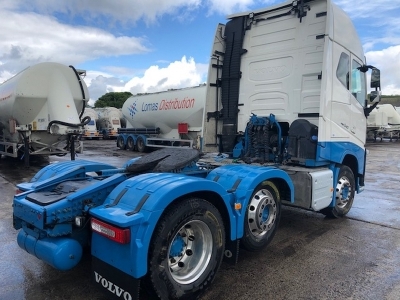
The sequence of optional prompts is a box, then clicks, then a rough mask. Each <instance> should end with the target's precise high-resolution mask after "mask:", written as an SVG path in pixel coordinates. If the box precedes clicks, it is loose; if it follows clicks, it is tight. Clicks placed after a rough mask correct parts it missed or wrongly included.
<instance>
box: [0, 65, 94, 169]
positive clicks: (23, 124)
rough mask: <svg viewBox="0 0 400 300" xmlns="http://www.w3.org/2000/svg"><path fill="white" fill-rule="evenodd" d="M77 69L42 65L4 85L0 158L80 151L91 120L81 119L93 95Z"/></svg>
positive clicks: (0, 93)
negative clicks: (2, 156)
mask: <svg viewBox="0 0 400 300" xmlns="http://www.w3.org/2000/svg"><path fill="white" fill-rule="evenodd" d="M84 73H85V72H84V71H78V70H76V69H75V68H74V67H72V66H70V67H68V66H65V65H62V64H58V63H50V62H46V63H40V64H37V65H34V66H31V67H28V68H26V69H25V70H23V71H22V72H20V73H18V74H17V75H15V76H14V77H12V78H10V79H9V80H7V81H5V82H4V83H2V84H1V85H0V155H6V156H11V157H24V160H25V163H26V164H29V156H30V155H53V154H56V155H65V154H67V153H69V152H70V153H71V159H75V151H81V150H82V145H81V143H77V144H75V138H76V136H77V135H80V134H82V133H83V126H84V125H85V124H86V123H87V122H88V121H89V120H90V119H89V118H82V120H81V119H80V118H81V117H82V113H83V111H82V110H83V108H84V107H85V104H86V101H87V99H89V93H88V90H87V87H86V85H85V83H84V82H83V80H82V78H81V75H83V74H84Z"/></svg>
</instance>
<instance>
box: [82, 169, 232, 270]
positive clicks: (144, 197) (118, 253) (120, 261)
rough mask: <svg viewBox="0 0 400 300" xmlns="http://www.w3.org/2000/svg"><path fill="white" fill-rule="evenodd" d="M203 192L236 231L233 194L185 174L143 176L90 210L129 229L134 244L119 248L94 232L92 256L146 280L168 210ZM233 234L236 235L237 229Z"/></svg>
mask: <svg viewBox="0 0 400 300" xmlns="http://www.w3.org/2000/svg"><path fill="white" fill-rule="evenodd" d="M201 191H207V192H211V193H214V194H215V198H213V199H210V201H219V200H222V201H223V202H224V204H225V206H226V208H227V210H228V213H229V217H230V223H231V224H232V225H233V226H234V227H235V224H237V222H236V221H235V220H234V219H235V218H236V214H235V213H234V211H233V202H232V200H233V194H232V193H229V192H227V191H226V190H225V189H224V188H223V187H222V186H221V185H220V184H218V183H216V182H213V181H210V180H206V179H202V178H198V177H191V176H187V175H182V174H174V173H148V174H142V175H138V176H136V177H133V178H130V179H128V180H126V181H124V182H123V183H121V184H120V185H118V186H117V187H116V188H115V189H114V190H113V192H111V193H110V195H109V196H108V197H107V199H106V200H105V202H104V204H103V205H101V206H99V207H96V208H93V209H91V210H90V214H91V215H92V216H93V217H95V218H98V219H100V220H103V221H105V222H107V223H110V224H113V225H116V226H118V227H122V228H127V227H130V230H131V243H129V244H118V243H116V242H114V241H111V240H110V239H108V238H105V237H103V236H101V235H99V234H97V233H95V232H93V235H92V255H93V256H95V257H97V258H99V259H100V260H102V261H104V262H106V263H108V264H110V265H113V266H114V267H116V268H117V269H119V270H122V271H123V272H125V273H127V274H129V275H131V276H133V277H135V278H140V277H142V276H144V275H145V274H146V272H147V253H148V248H149V244H150V240H151V237H152V234H153V232H154V230H155V227H156V225H157V223H158V220H159V218H160V216H161V214H162V213H163V211H164V210H165V208H166V207H167V206H168V205H169V204H171V203H172V202H173V201H174V200H176V199H178V198H181V197H184V196H185V195H189V194H193V193H196V192H201ZM218 198H219V199H218ZM232 230H233V231H235V232H236V228H233V229H232ZM127 262H129V263H127Z"/></svg>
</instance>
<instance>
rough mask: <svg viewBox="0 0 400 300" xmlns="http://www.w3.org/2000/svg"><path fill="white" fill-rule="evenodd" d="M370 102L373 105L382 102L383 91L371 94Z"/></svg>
mask: <svg viewBox="0 0 400 300" xmlns="http://www.w3.org/2000/svg"><path fill="white" fill-rule="evenodd" d="M371 85H372V81H371ZM369 101H370V102H372V103H379V102H380V101H381V91H371V93H370V94H369Z"/></svg>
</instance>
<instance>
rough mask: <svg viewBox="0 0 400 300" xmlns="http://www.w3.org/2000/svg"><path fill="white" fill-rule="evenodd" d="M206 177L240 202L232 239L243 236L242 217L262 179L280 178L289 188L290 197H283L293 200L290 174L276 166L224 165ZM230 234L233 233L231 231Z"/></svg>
mask: <svg viewBox="0 0 400 300" xmlns="http://www.w3.org/2000/svg"><path fill="white" fill-rule="evenodd" d="M207 179H209V180H210V181H214V182H218V183H219V184H220V185H222V186H223V187H224V188H225V189H227V190H228V191H231V192H233V193H234V194H235V202H236V203H240V204H241V209H240V210H239V211H237V212H238V214H237V218H236V221H237V225H236V226H235V227H236V228H237V232H235V234H236V235H235V237H234V238H233V237H232V240H235V239H240V238H241V237H243V231H244V226H243V224H244V218H245V216H246V209H247V206H248V203H249V201H250V198H251V196H252V194H253V192H254V189H255V188H256V187H257V185H258V184H260V183H261V182H263V181H266V180H271V179H282V180H283V181H284V182H286V184H287V188H288V189H289V190H290V199H285V200H288V201H290V202H292V203H293V202H294V186H293V182H292V180H291V178H290V176H289V175H288V174H287V173H286V172H285V171H283V170H281V169H278V168H276V167H272V166H267V167H261V166H254V165H239V164H238V165H226V166H222V167H219V168H216V169H214V170H213V171H211V172H210V173H209V174H208V176H207ZM231 234H234V233H233V232H231Z"/></svg>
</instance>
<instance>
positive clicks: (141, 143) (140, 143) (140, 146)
mask: <svg viewBox="0 0 400 300" xmlns="http://www.w3.org/2000/svg"><path fill="white" fill-rule="evenodd" d="M136 148H137V151H139V152H146V150H147V147H146V144H145V143H144V140H143V138H142V137H141V136H139V137H138V138H137V140H136Z"/></svg>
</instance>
